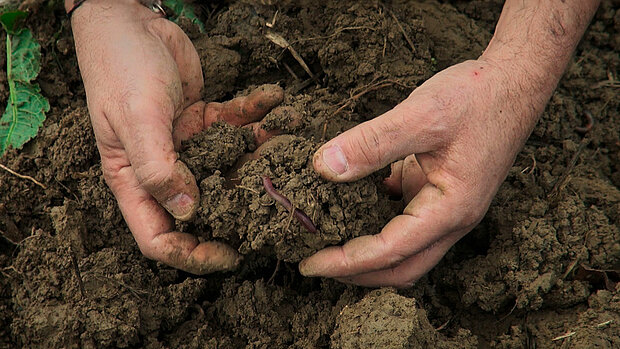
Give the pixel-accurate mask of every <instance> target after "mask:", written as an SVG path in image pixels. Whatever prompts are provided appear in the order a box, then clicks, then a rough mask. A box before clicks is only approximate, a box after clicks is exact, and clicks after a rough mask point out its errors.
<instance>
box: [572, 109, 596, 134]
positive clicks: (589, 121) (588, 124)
mask: <svg viewBox="0 0 620 349" xmlns="http://www.w3.org/2000/svg"><path fill="white" fill-rule="evenodd" d="M583 115H585V117H586V125H585V126H577V127H575V131H577V132H579V133H581V134H585V133H588V132H590V130H592V127H593V126H594V117H592V113H591V112H590V111H589V110H584V111H583Z"/></svg>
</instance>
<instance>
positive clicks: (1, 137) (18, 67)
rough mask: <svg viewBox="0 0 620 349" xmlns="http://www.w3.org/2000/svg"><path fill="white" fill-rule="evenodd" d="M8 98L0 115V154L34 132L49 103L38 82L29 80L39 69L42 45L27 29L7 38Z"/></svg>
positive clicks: (43, 119)
mask: <svg viewBox="0 0 620 349" xmlns="http://www.w3.org/2000/svg"><path fill="white" fill-rule="evenodd" d="M6 54H7V69H6V72H7V80H8V82H9V100H8V103H7V106H6V110H5V111H4V114H2V118H0V156H1V155H3V154H4V153H5V152H6V150H7V149H8V147H9V146H12V147H14V148H21V146H23V145H24V143H26V142H27V141H28V140H30V139H31V138H33V137H34V136H36V135H37V132H38V131H39V127H41V125H43V121H45V113H46V112H47V111H49V109H50V105H49V102H48V101H47V99H46V98H45V97H43V96H42V95H41V93H40V92H41V89H40V88H39V85H37V84H34V83H31V81H32V80H34V79H35V78H36V77H37V75H38V74H39V71H40V70H41V65H40V59H41V46H39V44H38V43H37V41H36V40H35V39H34V38H33V37H32V33H31V32H30V30H28V29H21V30H19V31H17V32H15V33H14V34H8V35H7V38H6Z"/></svg>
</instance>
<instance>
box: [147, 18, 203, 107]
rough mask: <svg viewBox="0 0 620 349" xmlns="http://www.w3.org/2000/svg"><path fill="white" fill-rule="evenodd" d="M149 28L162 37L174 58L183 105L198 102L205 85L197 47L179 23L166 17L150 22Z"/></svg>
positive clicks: (186, 105)
mask: <svg viewBox="0 0 620 349" xmlns="http://www.w3.org/2000/svg"><path fill="white" fill-rule="evenodd" d="M149 29H150V30H151V31H152V32H153V33H155V34H156V35H157V36H159V37H160V38H161V40H162V41H163V42H164V44H165V46H166V47H167V48H168V51H169V52H170V54H171V55H172V57H173V58H174V60H175V62H176V64H177V67H178V70H179V75H180V77H181V86H182V88H183V98H184V100H183V106H184V107H188V106H189V105H191V104H193V103H196V102H197V101H198V100H200V94H201V91H202V88H203V87H204V78H203V76H202V66H201V64H200V57H199V56H198V52H196V48H194V45H193V44H192V42H191V41H190V40H189V38H188V37H187V35H185V33H184V32H183V30H182V29H181V28H179V26H178V25H176V24H175V23H174V22H171V21H169V20H167V19H165V18H158V19H155V20H153V21H150V22H149Z"/></svg>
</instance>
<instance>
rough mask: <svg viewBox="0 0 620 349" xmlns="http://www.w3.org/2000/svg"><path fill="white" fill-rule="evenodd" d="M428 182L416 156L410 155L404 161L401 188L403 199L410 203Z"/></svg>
mask: <svg viewBox="0 0 620 349" xmlns="http://www.w3.org/2000/svg"><path fill="white" fill-rule="evenodd" d="M427 182H428V181H427V180H426V175H425V174H424V171H422V168H421V167H420V164H419V163H418V160H417V159H416V157H415V155H409V156H407V157H406V158H405V160H404V161H403V169H402V177H401V188H402V192H403V199H404V200H405V202H410V201H411V200H413V198H414V197H415V196H416V195H417V194H418V193H419V192H420V190H422V188H423V187H424V185H425V184H426V183H427Z"/></svg>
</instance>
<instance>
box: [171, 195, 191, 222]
mask: <svg viewBox="0 0 620 349" xmlns="http://www.w3.org/2000/svg"><path fill="white" fill-rule="evenodd" d="M164 207H165V208H166V209H167V210H168V212H170V214H171V215H173V216H174V218H176V219H180V220H187V219H189V218H191V216H192V215H193V214H194V212H193V211H194V210H193V209H194V199H192V198H191V196H189V195H187V194H185V193H180V194H177V195H175V196H173V197H172V198H170V199H169V200H168V201H166V203H165V204H164Z"/></svg>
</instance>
